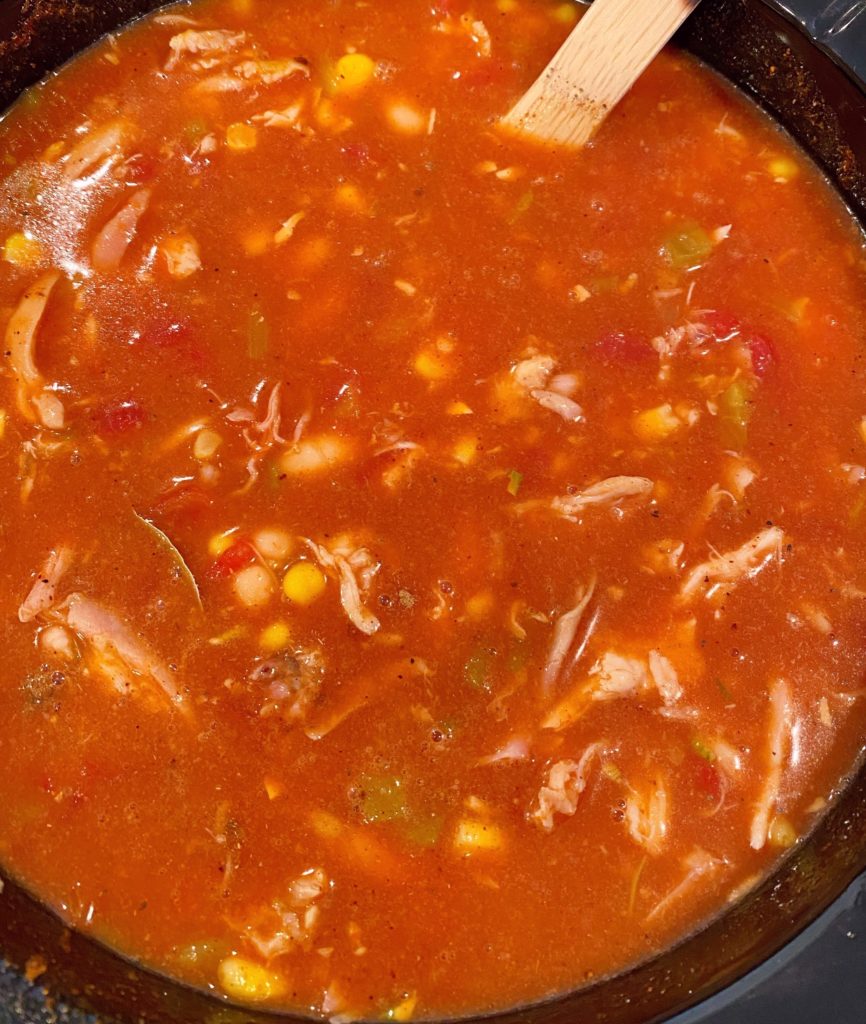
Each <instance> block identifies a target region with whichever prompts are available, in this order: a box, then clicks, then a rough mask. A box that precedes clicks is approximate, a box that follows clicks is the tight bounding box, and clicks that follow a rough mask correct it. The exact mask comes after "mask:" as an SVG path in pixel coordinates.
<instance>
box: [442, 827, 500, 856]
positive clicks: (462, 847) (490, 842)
mask: <svg viewBox="0 0 866 1024" xmlns="http://www.w3.org/2000/svg"><path fill="white" fill-rule="evenodd" d="M504 842H505V837H504V836H503V834H502V829H501V828H500V827H499V826H498V825H493V824H491V823H490V822H483V821H476V820H475V819H473V818H463V819H461V820H460V821H459V822H458V824H457V831H456V832H455V834H454V845H455V847H456V848H457V849H458V850H459V851H460V852H461V853H463V854H464V855H465V856H470V855H471V854H473V853H478V852H479V851H485V850H488V851H489V850H499V849H501V848H502V846H503V844H504Z"/></svg>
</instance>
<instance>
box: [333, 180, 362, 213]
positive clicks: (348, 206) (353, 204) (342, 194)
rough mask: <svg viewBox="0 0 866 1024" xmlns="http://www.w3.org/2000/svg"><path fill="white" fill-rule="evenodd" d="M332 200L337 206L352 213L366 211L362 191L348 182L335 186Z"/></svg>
mask: <svg viewBox="0 0 866 1024" xmlns="http://www.w3.org/2000/svg"><path fill="white" fill-rule="evenodd" d="M334 202H335V203H336V204H337V206H340V207H342V209H344V210H349V211H350V212H352V213H366V212H367V201H366V199H364V195H363V193H362V192H361V190H360V189H359V188H358V186H357V185H351V184H350V183H349V182H344V183H343V184H342V185H338V186H337V190H336V192H335V193H334Z"/></svg>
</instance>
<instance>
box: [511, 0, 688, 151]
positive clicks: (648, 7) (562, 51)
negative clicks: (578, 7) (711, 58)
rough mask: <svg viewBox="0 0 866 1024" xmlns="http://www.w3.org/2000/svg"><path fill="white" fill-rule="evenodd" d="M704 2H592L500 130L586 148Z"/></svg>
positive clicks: (629, 0)
mask: <svg viewBox="0 0 866 1024" xmlns="http://www.w3.org/2000/svg"><path fill="white" fill-rule="evenodd" d="M698 2H699V0H595V2H594V3H593V5H592V6H591V7H590V9H589V10H588V11H587V13H586V14H585V15H584V16H583V18H581V20H580V21H579V22H578V23H577V25H576V26H575V27H574V29H572V31H571V33H570V35H569V37H568V39H566V40H565V42H564V43H563V44H562V46H561V47H560V48H559V50H558V51H557V54H556V56H555V57H554V58H553V60H552V61H551V62H550V63H549V64H548V65H547V67H546V68H545V69H544V71H542V72H541V74H540V75H539V77H538V78H537V79H536V80H535V82H533V84H532V85H531V86H530V88H529V89H528V90H527V92H526V93H525V94H524V95H523V96H522V97H521V98H520V99H519V100H518V102H517V103H516V104H515V105H514V107H513V108H512V109H511V110H510V111H509V113H508V114H506V116H505V117H504V118H502V120H501V121H500V124H501V125H502V126H503V127H505V128H507V129H508V130H510V131H512V132H515V133H517V134H519V135H525V136H528V137H530V138H533V139H535V140H536V141H537V142H547V143H554V144H557V145H561V146H571V147H573V148H577V149H579V148H581V147H582V146H585V145H586V143H587V142H589V140H590V139H591V138H592V137H593V135H594V134H595V133H596V131H597V130H598V128H599V126H600V125H601V123H602V122H603V121H604V119H605V118H606V117H607V115H608V114H609V113H610V112H611V110H613V108H614V107H615V106H616V105H617V103H619V101H620V100H621V99H622V98H623V96H624V95H625V94H626V93H627V92H628V90H629V89H630V88H631V87H632V86H633V85H634V83H635V82H636V81H637V80H638V78H640V76H641V75H642V74H643V72H644V69H645V68H646V66H647V65H648V64H649V63H650V61H651V60H652V59H653V57H655V56H656V54H657V53H658V52H659V50H661V48H662V47H663V46H664V45H665V43H666V42H668V40H669V39H670V38H671V36H672V35H673V34H674V32H676V30H677V29H678V28H679V26H680V25H681V24H682V23H683V22H684V21H685V19H686V18H687V17H688V16H689V14H691V12H692V11H693V10H694V8H695V7H696V6H697V4H698Z"/></svg>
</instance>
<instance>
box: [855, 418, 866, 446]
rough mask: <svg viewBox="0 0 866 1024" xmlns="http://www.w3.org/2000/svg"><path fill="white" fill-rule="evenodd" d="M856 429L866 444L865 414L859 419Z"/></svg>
mask: <svg viewBox="0 0 866 1024" xmlns="http://www.w3.org/2000/svg"><path fill="white" fill-rule="evenodd" d="M857 429H858V430H859V431H860V437H862V438H863V442H864V444H866V416H864V417H863V418H862V419H861V420H860V423H859V425H858V427H857Z"/></svg>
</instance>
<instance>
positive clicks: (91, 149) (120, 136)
mask: <svg viewBox="0 0 866 1024" xmlns="http://www.w3.org/2000/svg"><path fill="white" fill-rule="evenodd" d="M132 133H133V126H132V124H131V123H130V122H129V121H126V120H124V119H122V118H118V119H117V120H114V121H109V122H107V123H106V124H103V125H100V126H99V127H98V128H94V129H93V130H92V131H89V132H88V133H87V134H86V135H85V136H84V138H83V139H82V140H81V141H80V142H79V143H78V144H77V145H75V146H73V148H72V149H70V151H69V152H68V153H67V154H66V156H64V157H63V159H62V161H61V163H62V166H63V175H64V177H66V178H68V179H69V180H71V181H79V180H80V179H82V178H84V177H87V176H88V175H89V176H91V177H93V176H95V175H97V174H99V173H101V172H103V171H104V170H105V169H107V168H108V167H109V166H110V165H111V164H113V163H115V162H116V161H117V160H119V159H120V157H121V156H122V155H123V153H124V150H125V149H126V148H127V147H128V146H129V144H130V141H131V138H132Z"/></svg>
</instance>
